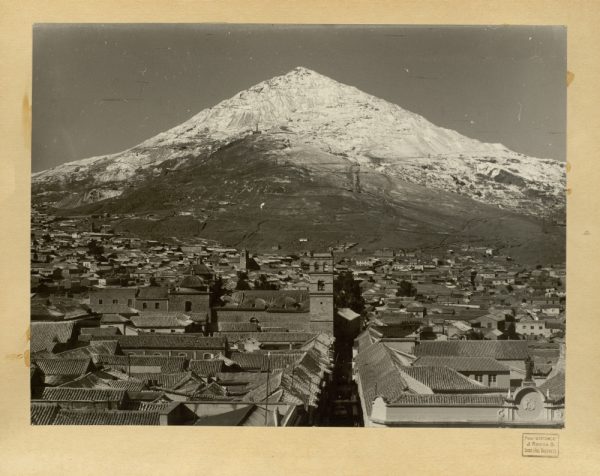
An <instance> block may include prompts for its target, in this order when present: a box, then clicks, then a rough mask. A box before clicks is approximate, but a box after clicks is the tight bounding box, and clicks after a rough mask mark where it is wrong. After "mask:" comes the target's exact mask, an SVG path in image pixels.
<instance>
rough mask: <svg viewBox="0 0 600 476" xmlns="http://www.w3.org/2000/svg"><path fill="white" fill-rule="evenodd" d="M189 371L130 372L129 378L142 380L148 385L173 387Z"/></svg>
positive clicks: (185, 376)
mask: <svg viewBox="0 0 600 476" xmlns="http://www.w3.org/2000/svg"><path fill="white" fill-rule="evenodd" d="M190 375H191V374H190V372H171V373H149V372H145V373H132V374H131V378H133V379H135V380H138V381H140V382H144V383H145V384H146V385H149V386H151V387H152V386H156V387H162V388H173V387H176V386H177V385H178V384H179V383H181V382H182V381H183V380H184V379H186V378H188V377H189V376H190Z"/></svg>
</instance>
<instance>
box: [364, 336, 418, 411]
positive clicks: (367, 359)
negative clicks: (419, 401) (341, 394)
mask: <svg viewBox="0 0 600 476" xmlns="http://www.w3.org/2000/svg"><path fill="white" fill-rule="evenodd" d="M356 366H357V370H358V375H359V377H360V385H361V387H362V392H363V396H364V403H365V405H366V407H367V411H368V412H369V413H370V412H371V405H372V403H373V400H374V399H375V397H377V396H381V397H383V398H384V399H385V400H386V401H388V402H393V401H395V400H396V399H397V398H398V397H399V396H400V395H402V393H404V392H405V391H408V384H407V383H406V380H404V379H403V378H402V376H401V374H400V372H399V371H398V369H397V367H396V363H395V361H394V359H393V357H392V351H391V350H389V349H388V348H387V347H386V346H385V345H384V344H382V343H380V342H378V343H376V344H373V345H371V346H369V347H368V348H366V349H365V350H364V351H361V352H360V353H359V354H358V356H357V357H356Z"/></svg>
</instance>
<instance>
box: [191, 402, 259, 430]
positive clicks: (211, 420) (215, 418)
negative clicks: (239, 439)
mask: <svg viewBox="0 0 600 476" xmlns="http://www.w3.org/2000/svg"><path fill="white" fill-rule="evenodd" d="M255 408H256V406H255V405H247V406H243V407H241V408H238V409H236V410H231V411H229V412H225V413H219V414H217V415H210V416H205V417H201V418H199V419H198V420H197V421H196V423H194V425H195V426H240V425H242V424H243V422H244V421H245V420H246V419H247V418H248V416H249V415H250V413H252V412H253V411H254V409H255Z"/></svg>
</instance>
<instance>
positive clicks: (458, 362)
mask: <svg viewBox="0 0 600 476" xmlns="http://www.w3.org/2000/svg"><path fill="white" fill-rule="evenodd" d="M413 366H414V367H417V366H428V367H449V368H451V369H454V370H456V371H458V372H503V373H508V372H509V370H510V369H509V368H508V367H507V366H506V365H504V364H503V363H501V362H498V361H497V360H496V359H492V358H490V357H451V356H446V357H430V356H425V357H419V358H418V359H417V360H416V361H415V362H414V363H413Z"/></svg>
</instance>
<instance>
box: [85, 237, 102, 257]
mask: <svg viewBox="0 0 600 476" xmlns="http://www.w3.org/2000/svg"><path fill="white" fill-rule="evenodd" d="M87 246H88V250H89V252H90V254H92V255H94V256H99V255H101V254H103V253H104V247H103V246H102V245H99V244H98V242H97V241H96V240H92V241H90V242H89V243H88V245H87Z"/></svg>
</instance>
